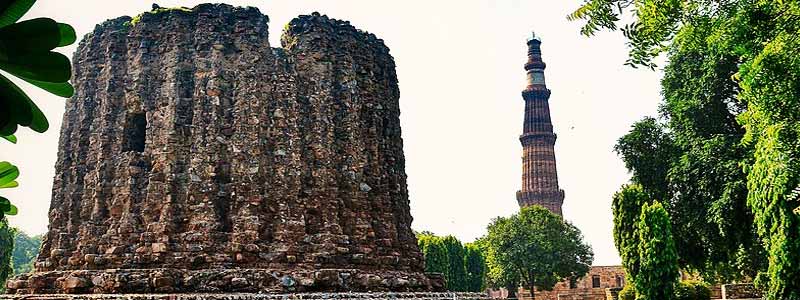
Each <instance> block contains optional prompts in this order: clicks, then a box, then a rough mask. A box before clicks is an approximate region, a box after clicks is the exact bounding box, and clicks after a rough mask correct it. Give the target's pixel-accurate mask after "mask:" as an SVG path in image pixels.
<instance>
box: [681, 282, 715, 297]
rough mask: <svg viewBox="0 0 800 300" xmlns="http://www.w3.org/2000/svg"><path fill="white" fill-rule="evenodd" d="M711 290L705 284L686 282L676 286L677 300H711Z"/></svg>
mask: <svg viewBox="0 0 800 300" xmlns="http://www.w3.org/2000/svg"><path fill="white" fill-rule="evenodd" d="M709 299H711V288H710V287H709V285H708V284H707V283H705V282H701V281H695V280H684V281H681V282H679V283H678V284H676V285H675V300H709Z"/></svg>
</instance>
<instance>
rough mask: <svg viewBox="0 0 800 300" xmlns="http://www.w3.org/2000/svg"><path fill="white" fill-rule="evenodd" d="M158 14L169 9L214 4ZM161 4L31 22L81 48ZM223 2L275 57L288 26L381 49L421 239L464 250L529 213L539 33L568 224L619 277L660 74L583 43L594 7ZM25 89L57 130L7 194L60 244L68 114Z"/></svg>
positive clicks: (32, 136)
mask: <svg viewBox="0 0 800 300" xmlns="http://www.w3.org/2000/svg"><path fill="white" fill-rule="evenodd" d="M153 1H156V2H157V3H158V4H159V5H161V6H162V7H173V6H188V7H192V6H194V5H196V4H199V3H203V2H204V1H163V0H153ZM153 1H133V0H113V1H112V0H105V1H98V0H73V1H63V0H39V1H38V3H37V4H36V5H35V6H34V8H33V9H32V10H31V12H29V13H28V15H26V17H25V18H26V19H27V18H34V17H40V16H47V17H50V18H53V19H55V20H57V21H59V22H65V23H69V24H71V25H72V26H73V27H75V29H76V31H77V32H78V37H79V39H80V37H82V36H83V35H84V34H86V33H87V32H89V31H91V30H92V29H93V28H94V26H95V24H98V23H100V22H102V21H104V20H106V19H111V18H116V17H119V16H122V15H129V16H134V15H136V14H139V13H141V12H143V11H148V10H150V6H151V4H152V3H153ZM221 2H226V3H229V4H233V5H239V6H255V7H258V8H259V9H260V10H261V12H262V13H264V14H266V15H268V16H269V17H270V20H271V21H270V43H271V45H272V46H273V47H279V46H280V42H279V39H280V34H281V30H282V29H283V25H284V24H286V23H288V22H289V21H290V20H291V19H292V18H294V17H296V16H297V15H300V14H310V13H311V12H314V11H319V12H320V13H322V14H327V15H328V16H330V17H333V18H336V19H343V20H349V21H350V22H351V24H353V25H354V26H356V27H357V28H359V29H362V30H366V31H369V32H372V33H374V34H375V35H377V36H378V37H380V38H382V39H383V40H384V41H385V43H386V44H387V46H388V47H389V48H390V49H391V54H392V55H393V56H394V59H395V62H396V64H397V74H398V78H399V81H400V94H401V97H400V108H401V112H402V114H401V116H400V118H401V122H402V128H403V140H404V145H405V155H406V173H408V187H409V191H410V195H411V214H412V215H413V216H414V222H413V225H412V227H413V228H414V229H416V230H429V231H432V232H434V233H436V234H440V235H447V234H452V235H455V236H456V237H458V238H459V239H461V240H462V241H465V242H468V241H472V240H474V239H475V238H477V237H479V236H481V235H483V234H484V233H485V230H486V225H488V224H489V222H490V221H491V219H492V218H494V217H497V216H508V215H511V214H513V213H514V212H516V211H517V209H518V207H517V203H516V199H515V192H516V191H517V190H518V189H519V187H520V182H521V172H522V166H521V153H522V146H521V145H520V143H519V140H518V137H519V135H520V134H521V133H522V119H523V106H524V102H523V100H522V97H521V95H520V92H521V91H522V89H523V88H524V85H525V83H524V81H525V71H524V70H523V64H524V63H525V61H526V50H527V48H526V45H525V39H526V38H527V37H528V36H529V35H530V32H531V31H532V30H533V31H536V34H537V35H538V36H540V37H541V38H542V52H543V59H544V61H545V62H546V63H547V69H546V71H545V72H546V78H547V85H548V87H549V88H550V89H551V90H552V96H551V98H550V107H551V111H552V118H553V125H554V128H555V132H556V134H557V135H558V140H557V142H556V159H557V164H558V175H559V182H560V185H561V188H563V189H564V190H565V191H566V198H565V200H564V217H565V218H566V219H568V220H570V221H571V222H573V223H574V224H575V225H576V226H577V227H578V228H580V229H581V231H583V234H584V236H585V239H586V241H587V242H589V243H590V244H591V245H592V247H593V249H594V252H595V265H609V264H618V263H619V257H618V254H617V251H616V249H615V248H614V244H613V237H612V234H611V228H612V221H611V220H612V217H611V196H612V194H613V193H614V192H615V191H616V190H617V189H618V188H619V187H620V186H621V185H622V184H624V183H626V182H627V181H628V179H629V178H630V175H629V174H628V173H627V171H626V169H625V167H624V165H623V163H622V161H621V160H620V159H619V158H618V157H617V155H616V154H615V153H614V152H613V145H614V143H615V141H616V140H617V138H619V137H620V136H621V135H623V134H625V133H626V132H627V131H628V130H629V128H630V125H631V124H632V123H633V122H634V121H636V120H638V119H640V118H641V117H643V116H646V115H654V114H655V113H656V109H657V105H658V101H659V99H660V95H659V80H660V78H661V73H660V72H658V71H650V70H643V69H633V68H630V67H627V66H624V65H623V63H624V62H625V59H626V57H627V48H626V46H625V40H624V38H623V37H622V35H621V34H620V33H618V32H616V33H601V34H598V35H597V36H595V37H593V38H586V37H584V36H581V35H580V34H579V27H580V25H581V23H580V22H569V21H567V20H566V15H567V14H568V13H569V12H571V11H572V10H574V9H575V8H576V7H578V5H579V4H580V3H581V2H582V1H581V0H568V1H552V0H483V1H479V0H450V1H433V0H427V1H413V0H405V1H376V0H363V1H333V0H317V1H305V0H302V1H301V0H284V1H267V0H262V1H255V0H253V1H221ZM76 44H77V43H76ZM74 50H75V46H74V45H73V46H71V47H67V48H65V49H64V50H63V53H65V54H67V55H68V56H69V57H72V52H73V51H74ZM16 82H19V81H16ZM20 85H21V86H22V87H23V89H25V90H26V91H27V92H28V93H29V94H30V95H31V96H32V98H33V99H34V101H35V102H36V103H37V104H38V105H39V107H40V108H41V109H42V110H43V111H44V112H45V114H46V115H47V118H48V120H49V121H50V124H51V125H50V130H49V131H47V132H46V133H44V134H36V133H34V132H32V131H31V130H29V129H27V128H22V129H20V130H19V131H18V132H17V137H18V138H19V143H18V144H17V145H11V144H9V143H5V142H0V161H1V160H7V161H11V162H12V163H14V164H16V165H17V166H19V167H20V169H21V173H22V174H21V176H20V178H19V180H18V181H19V183H20V187H19V188H16V189H8V190H3V191H2V194H3V195H4V196H6V197H7V198H9V199H11V200H12V202H14V203H15V204H16V205H17V206H18V207H19V209H20V213H19V215H18V216H15V217H10V218H9V219H10V220H11V223H12V224H13V225H14V226H17V227H19V228H21V229H22V230H24V231H26V232H28V233H32V234H38V233H43V232H45V231H46V230H47V211H48V207H49V202H50V193H51V187H52V178H53V175H54V172H55V170H54V165H55V161H56V154H57V146H58V135H59V131H60V127H61V118H62V114H63V112H64V103H65V102H66V101H68V100H65V99H61V98H58V97H55V96H51V95H49V94H46V93H44V92H41V91H40V90H38V89H36V88H33V87H31V86H30V85H26V84H20Z"/></svg>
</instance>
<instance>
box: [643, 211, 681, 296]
mask: <svg viewBox="0 0 800 300" xmlns="http://www.w3.org/2000/svg"><path fill="white" fill-rule="evenodd" d="M638 234H639V260H640V261H639V272H638V273H637V274H636V277H635V280H634V283H635V285H636V294H637V297H636V299H637V300H664V299H671V298H673V291H674V289H675V284H676V283H677V281H678V277H679V276H680V274H679V273H678V256H677V253H676V251H675V243H674V242H673V240H672V228H671V225H670V220H669V215H668V214H667V210H666V209H664V207H663V206H661V203H659V202H658V201H656V202H654V203H653V204H645V205H644V206H642V215H641V217H640V220H639V228H638Z"/></svg>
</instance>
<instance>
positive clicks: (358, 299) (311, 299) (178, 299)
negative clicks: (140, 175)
mask: <svg viewBox="0 0 800 300" xmlns="http://www.w3.org/2000/svg"><path fill="white" fill-rule="evenodd" d="M23 299H24V300H328V299H336V300H406V299H407V300H412V299H414V300H416V299H419V300H488V299H489V297H488V296H487V295H486V294H485V293H431V292H420V293H394V292H376V293H308V294H303V293H297V294H253V293H231V294H84V295H67V294H51V295H0V300H23Z"/></svg>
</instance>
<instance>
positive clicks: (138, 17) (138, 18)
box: [124, 6, 192, 26]
mask: <svg viewBox="0 0 800 300" xmlns="http://www.w3.org/2000/svg"><path fill="white" fill-rule="evenodd" d="M168 12H192V9H191V8H188V7H183V6H181V7H153V10H151V11H149V12H143V13H141V14H138V15H136V16H135V17H133V18H131V20H130V21H128V22H126V23H125V24H124V25H126V26H136V24H138V23H139V22H141V21H142V17H143V16H144V15H145V14H150V15H157V14H162V13H168Z"/></svg>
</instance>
